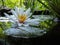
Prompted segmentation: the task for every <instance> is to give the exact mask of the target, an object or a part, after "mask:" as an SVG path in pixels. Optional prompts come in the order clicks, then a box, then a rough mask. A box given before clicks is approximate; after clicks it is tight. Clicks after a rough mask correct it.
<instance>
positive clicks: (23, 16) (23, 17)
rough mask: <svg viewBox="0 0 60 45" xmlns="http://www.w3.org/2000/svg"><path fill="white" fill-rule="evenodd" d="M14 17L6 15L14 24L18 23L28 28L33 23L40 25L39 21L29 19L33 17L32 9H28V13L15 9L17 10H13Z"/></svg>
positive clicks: (21, 9)
mask: <svg viewBox="0 0 60 45" xmlns="http://www.w3.org/2000/svg"><path fill="white" fill-rule="evenodd" d="M11 12H12V14H13V15H12V16H9V15H8V14H6V13H4V14H5V16H6V17H8V18H9V19H10V20H13V21H14V22H17V24H18V25H19V26H22V25H23V26H28V25H29V24H30V23H31V22H32V23H35V24H39V19H30V18H29V17H30V16H31V15H32V13H31V9H30V8H29V9H27V10H26V11H25V10H24V9H23V8H20V9H19V8H17V7H16V8H15V10H11Z"/></svg>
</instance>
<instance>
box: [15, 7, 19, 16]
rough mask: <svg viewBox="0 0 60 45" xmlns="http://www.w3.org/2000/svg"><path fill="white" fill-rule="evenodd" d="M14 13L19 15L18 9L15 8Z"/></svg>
mask: <svg viewBox="0 0 60 45" xmlns="http://www.w3.org/2000/svg"><path fill="white" fill-rule="evenodd" d="M15 12H16V13H17V15H19V8H18V7H15Z"/></svg>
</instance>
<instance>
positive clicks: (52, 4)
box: [45, 0, 60, 17]
mask: <svg viewBox="0 0 60 45" xmlns="http://www.w3.org/2000/svg"><path fill="white" fill-rule="evenodd" d="M45 1H46V2H47V3H48V5H49V8H50V10H52V12H53V13H55V15H57V16H59V15H60V0H45ZM59 17H60V16H59Z"/></svg>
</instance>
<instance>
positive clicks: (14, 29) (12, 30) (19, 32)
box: [4, 28, 23, 36]
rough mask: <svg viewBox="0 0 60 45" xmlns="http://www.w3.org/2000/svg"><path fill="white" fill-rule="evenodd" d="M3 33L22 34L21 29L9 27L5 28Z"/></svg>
mask: <svg viewBox="0 0 60 45" xmlns="http://www.w3.org/2000/svg"><path fill="white" fill-rule="evenodd" d="M4 33H5V34H6V35H11V36H12V35H22V34H23V32H22V30H20V29H18V28H10V29H7V30H5V31H4Z"/></svg>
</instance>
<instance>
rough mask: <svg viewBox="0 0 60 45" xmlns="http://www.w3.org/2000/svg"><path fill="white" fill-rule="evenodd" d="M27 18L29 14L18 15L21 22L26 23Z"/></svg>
mask: <svg viewBox="0 0 60 45" xmlns="http://www.w3.org/2000/svg"><path fill="white" fill-rule="evenodd" d="M26 18H27V16H26V15H25V14H24V15H18V20H19V22H20V23H24V21H25V20H26Z"/></svg>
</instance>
